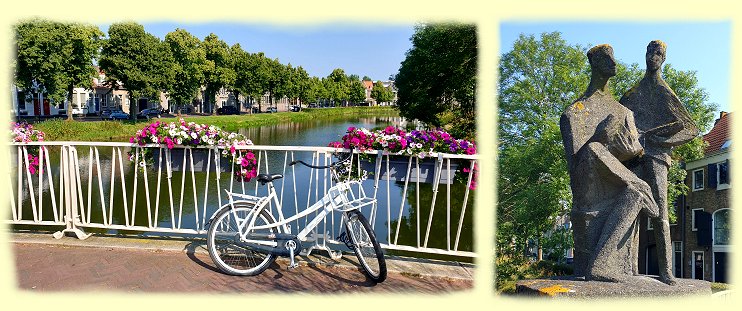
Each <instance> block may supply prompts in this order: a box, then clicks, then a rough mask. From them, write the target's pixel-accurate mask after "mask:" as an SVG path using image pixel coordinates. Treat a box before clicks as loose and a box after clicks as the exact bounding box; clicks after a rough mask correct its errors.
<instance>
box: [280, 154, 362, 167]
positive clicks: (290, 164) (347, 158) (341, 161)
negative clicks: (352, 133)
mask: <svg viewBox="0 0 742 311" xmlns="http://www.w3.org/2000/svg"><path fill="white" fill-rule="evenodd" d="M350 157H351V155H348V156H347V157H345V159H342V160H339V161H337V162H334V163H330V164H329V165H321V166H320V165H311V164H308V163H307V162H304V161H302V160H295V161H291V163H289V166H293V165H294V164H297V163H301V164H303V165H304V166H306V167H310V168H315V169H325V168H332V167H335V166H337V165H338V164H340V163H343V162H345V161H348V160H349V159H350Z"/></svg>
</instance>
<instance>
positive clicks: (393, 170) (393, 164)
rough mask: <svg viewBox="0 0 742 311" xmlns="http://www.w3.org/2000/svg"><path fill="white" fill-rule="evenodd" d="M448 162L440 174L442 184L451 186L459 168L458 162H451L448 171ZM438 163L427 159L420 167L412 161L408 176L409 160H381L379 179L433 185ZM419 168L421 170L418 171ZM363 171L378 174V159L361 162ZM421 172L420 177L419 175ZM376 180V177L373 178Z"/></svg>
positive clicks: (422, 161) (444, 161) (444, 162)
mask: <svg viewBox="0 0 742 311" xmlns="http://www.w3.org/2000/svg"><path fill="white" fill-rule="evenodd" d="M387 162H388V163H389V171H388V173H387ZM446 162H447V161H446V160H443V165H442V167H441V173H440V175H441V176H440V184H451V183H453V179H454V177H455V174H456V170H457V169H458V167H459V164H458V163H457V162H454V161H451V169H450V170H448V166H447V163H446ZM437 165H438V163H437V161H436V159H435V158H425V159H420V160H419V165H417V164H416V161H415V159H414V158H413V159H412V164H411V166H412V167H409V169H410V174H409V175H407V169H408V166H410V160H409V158H404V157H402V158H394V157H390V158H389V160H388V161H387V158H386V157H382V159H381V168H380V169H379V179H383V180H394V181H401V182H404V181H407V180H409V182H417V181H418V180H419V181H420V182H421V183H427V184H433V183H434V182H435V177H436V176H435V171H436V168H437ZM418 167H419V170H418ZM361 169H363V170H365V171H367V172H371V173H374V174H376V159H372V160H361ZM418 172H419V175H418ZM371 178H375V177H371Z"/></svg>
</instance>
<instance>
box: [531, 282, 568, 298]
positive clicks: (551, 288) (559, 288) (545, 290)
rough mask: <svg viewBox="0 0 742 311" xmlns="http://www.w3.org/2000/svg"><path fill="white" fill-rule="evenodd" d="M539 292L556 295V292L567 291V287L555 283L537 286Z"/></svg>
mask: <svg viewBox="0 0 742 311" xmlns="http://www.w3.org/2000/svg"><path fill="white" fill-rule="evenodd" d="M538 291H539V292H542V293H544V294H547V295H549V296H556V294H558V293H569V289H568V288H565V287H562V286H561V285H559V284H555V285H552V286H549V287H544V288H539V290H538Z"/></svg>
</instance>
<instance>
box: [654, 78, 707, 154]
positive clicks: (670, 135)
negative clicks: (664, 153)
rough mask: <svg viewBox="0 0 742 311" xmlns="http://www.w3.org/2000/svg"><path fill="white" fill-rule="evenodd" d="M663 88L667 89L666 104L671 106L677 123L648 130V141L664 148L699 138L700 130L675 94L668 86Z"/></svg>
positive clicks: (665, 93)
mask: <svg viewBox="0 0 742 311" xmlns="http://www.w3.org/2000/svg"><path fill="white" fill-rule="evenodd" d="M663 87H664V88H665V90H664V91H665V92H663V93H664V95H665V96H666V98H667V101H666V104H667V105H668V106H669V108H670V109H669V110H670V112H671V113H672V114H673V117H674V118H673V119H674V120H675V121H673V122H669V123H667V124H663V125H661V126H658V127H655V128H653V129H651V130H648V131H647V132H646V133H645V135H646V136H647V138H648V139H650V140H651V141H653V142H654V143H656V144H658V145H660V146H663V147H674V146H679V145H682V144H685V143H687V142H689V141H691V140H693V138H695V137H696V136H698V133H699V130H698V127H697V126H696V123H695V122H693V119H692V118H691V116H690V113H689V112H688V110H687V109H685V107H684V106H683V103H682V102H681V101H680V98H678V96H677V95H675V92H673V91H672V89H670V87H669V86H667V85H664V86H663Z"/></svg>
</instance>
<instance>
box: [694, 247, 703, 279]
mask: <svg viewBox="0 0 742 311" xmlns="http://www.w3.org/2000/svg"><path fill="white" fill-rule="evenodd" d="M703 264H704V263H703V252H693V275H692V277H693V278H694V279H696V280H703Z"/></svg>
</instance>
